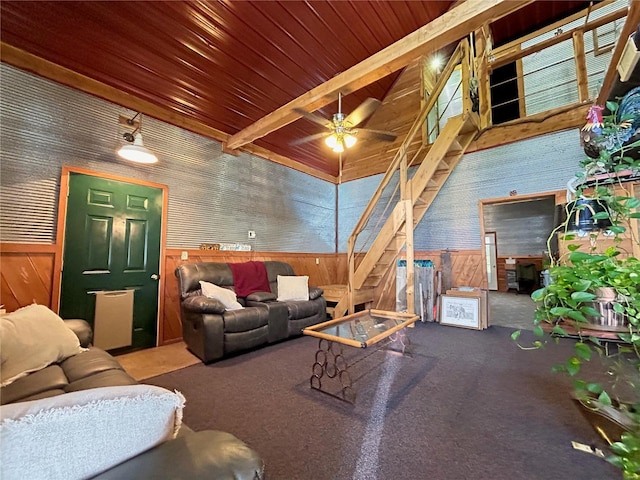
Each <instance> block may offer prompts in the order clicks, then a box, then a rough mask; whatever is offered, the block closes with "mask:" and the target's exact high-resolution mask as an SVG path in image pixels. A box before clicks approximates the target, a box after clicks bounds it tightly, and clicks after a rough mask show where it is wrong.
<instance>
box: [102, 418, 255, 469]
mask: <svg viewBox="0 0 640 480" xmlns="http://www.w3.org/2000/svg"><path fill="white" fill-rule="evenodd" d="M139 478H172V479H176V480H182V479H184V480H205V479H207V480H208V479H212V478H217V479H231V478H233V479H237V480H260V479H262V478H264V462H263V460H262V458H260V456H259V455H258V454H257V453H256V452H255V451H254V450H253V449H251V448H250V447H249V446H248V445H247V444H246V443H244V442H243V441H241V440H239V439H238V438H236V437H235V436H233V435H231V434H230V433H226V432H220V431H217V430H203V431H200V432H193V431H190V432H186V433H185V434H179V435H178V437H177V438H175V439H173V440H169V441H167V442H165V443H163V444H161V445H158V446H157V447H155V448H152V449H151V450H148V451H146V452H144V453H142V454H140V455H138V456H137V457H134V458H132V459H130V460H128V461H126V462H123V463H121V464H119V465H117V466H115V467H114V468H111V469H110V470H107V471H106V472H103V473H101V474H100V475H98V476H97V477H94V480H123V479H127V480H128V479H131V480H134V479H139Z"/></svg>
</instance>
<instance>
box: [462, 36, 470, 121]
mask: <svg viewBox="0 0 640 480" xmlns="http://www.w3.org/2000/svg"><path fill="white" fill-rule="evenodd" d="M470 50H471V49H470V48H469V40H468V39H466V38H465V39H464V40H462V60H461V62H460V66H461V69H462V85H461V88H462V113H467V112H470V111H471V90H470V86H471V71H470V69H471V65H470V62H471V58H470V57H471V55H470V53H469V51H470Z"/></svg>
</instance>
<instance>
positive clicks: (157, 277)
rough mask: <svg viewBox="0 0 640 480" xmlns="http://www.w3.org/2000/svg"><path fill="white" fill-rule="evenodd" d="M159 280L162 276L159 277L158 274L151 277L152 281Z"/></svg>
mask: <svg viewBox="0 0 640 480" xmlns="http://www.w3.org/2000/svg"><path fill="white" fill-rule="evenodd" d="M159 278H160V275H158V274H157V273H154V274H152V275H151V279H152V280H158V279H159Z"/></svg>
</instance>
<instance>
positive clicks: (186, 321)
mask: <svg viewBox="0 0 640 480" xmlns="http://www.w3.org/2000/svg"><path fill="white" fill-rule="evenodd" d="M264 266H265V268H266V273H267V277H268V282H269V286H270V289H271V292H254V293H251V294H249V295H247V296H246V297H238V302H239V303H240V304H241V305H243V306H244V308H243V309H241V310H226V309H225V306H224V305H223V303H221V302H220V301H218V300H216V299H213V298H208V297H205V296H204V295H203V294H202V289H201V285H200V281H206V282H209V283H213V284H215V285H217V286H220V287H223V288H227V289H229V290H234V279H233V274H232V271H231V268H230V267H229V264H227V263H216V262H201V263H189V264H184V265H180V266H179V267H177V268H176V271H175V274H176V277H178V287H179V289H180V316H181V321H182V337H183V340H184V342H185V343H186V344H187V347H188V348H189V350H191V351H192V352H193V353H194V354H195V355H196V356H197V357H198V358H200V360H202V361H203V362H204V363H209V362H212V361H215V360H219V359H220V358H223V357H225V356H228V355H231V354H234V353H238V352H242V351H245V350H249V349H252V348H255V347H259V346H262V345H267V344H271V343H274V342H279V341H282V340H285V339H287V338H291V337H294V336H299V335H301V333H302V329H303V328H305V327H308V326H309V325H314V324H316V323H320V322H323V321H325V320H326V307H327V302H326V300H325V298H324V297H323V296H322V293H323V292H322V289H320V288H318V287H313V286H310V287H309V299H308V300H288V301H277V298H278V275H282V276H295V273H294V271H293V268H292V267H291V265H289V264H288V263H285V262H278V261H265V262H264Z"/></svg>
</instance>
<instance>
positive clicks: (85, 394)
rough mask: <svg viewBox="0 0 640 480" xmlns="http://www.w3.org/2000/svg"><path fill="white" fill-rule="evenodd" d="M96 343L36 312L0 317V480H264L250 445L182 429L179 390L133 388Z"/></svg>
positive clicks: (87, 331) (75, 326) (81, 324)
mask: <svg viewBox="0 0 640 480" xmlns="http://www.w3.org/2000/svg"><path fill="white" fill-rule="evenodd" d="M74 333H75V334H76V335H74ZM37 337H38V338H37ZM92 337H93V333H92V330H91V328H90V326H89V324H88V323H87V322H85V321H83V320H66V321H63V320H62V319H60V318H59V317H57V315H55V314H54V313H53V312H51V311H50V310H49V309H47V308H46V307H44V306H42V305H32V306H29V307H24V308H23V309H20V310H17V311H16V312H12V313H10V314H7V315H4V316H2V317H0V341H1V344H0V347H1V348H0V354H1V355H2V367H3V371H2V388H1V390H0V400H1V402H2V408H1V409H0V443H1V444H2V449H0V478H2V479H3V480H13V479H16V480H18V479H19V480H22V479H24V478H29V479H30V480H38V479H43V480H44V479H46V480H58V479H60V480H63V479H64V480H73V479H81V478H82V479H84V478H94V479H98V480H108V479H118V480H127V479H131V480H134V479H136V480H137V479H140V478H171V479H185V480H187V479H189V480H194V479H211V478H215V479H217V480H225V479H226V480H259V479H262V478H263V475H264V464H263V461H262V459H261V458H260V456H259V455H258V454H257V453H256V452H255V451H253V450H252V449H251V448H250V447H249V446H248V445H246V444H245V443H244V442H242V441H241V440H239V439H238V438H236V437H235V436H233V435H231V434H229V433H226V432H221V431H215V430H203V431H198V432H195V431H193V430H191V429H189V428H188V427H187V426H185V425H183V424H182V410H183V406H184V403H185V399H184V397H183V396H182V395H181V394H180V393H179V392H171V391H169V390H166V389H164V388H161V387H156V386H153V385H142V384H139V383H138V382H137V381H136V380H135V379H134V378H132V377H131V376H130V375H129V374H127V373H126V372H125V371H124V370H123V369H122V367H121V365H120V364H119V362H118V361H117V360H116V358H114V357H112V356H111V355H110V354H109V353H107V352H105V351H103V350H101V349H99V348H96V347H92V346H91V342H92ZM47 356H49V359H48V360H47V359H45V357H47ZM51 360H53V361H51ZM24 362H31V365H29V366H26V367H25V366H20V367H15V365H16V364H18V363H21V364H24ZM33 362H35V363H33ZM39 365H43V366H42V368H40V367H39ZM5 367H6V368H5ZM14 367H15V368H14Z"/></svg>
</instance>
